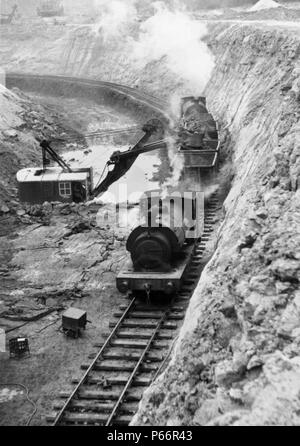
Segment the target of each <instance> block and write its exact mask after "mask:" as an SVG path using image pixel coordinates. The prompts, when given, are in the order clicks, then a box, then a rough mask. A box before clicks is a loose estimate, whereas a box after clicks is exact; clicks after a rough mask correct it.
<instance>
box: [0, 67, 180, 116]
mask: <svg viewBox="0 0 300 446" xmlns="http://www.w3.org/2000/svg"><path fill="white" fill-rule="evenodd" d="M22 81H23V82H27V83H30V84H31V83H34V82H41V81H42V82H58V83H60V84H65V85H66V86H68V85H74V86H86V87H95V88H101V89H107V90H110V91H114V92H116V93H120V94H122V95H124V96H126V97H129V98H131V99H132V100H133V101H135V102H136V103H140V104H143V105H145V106H147V107H149V108H151V109H152V110H153V111H156V112H158V113H160V114H162V115H163V116H164V117H165V118H167V119H168V120H173V119H174V118H173V117H172V116H171V113H170V111H169V104H168V102H167V101H164V100H163V99H159V98H157V97H155V96H153V95H151V94H148V93H146V92H143V91H141V90H138V89H137V88H133V87H129V86H126V85H122V84H118V83H114V82H106V81H98V80H94V79H83V78H77V77H71V76H57V75H56V76H55V75H38V74H29V73H24V74H23V73H14V72H8V73H6V82H7V86H8V88H11V87H14V86H18V85H19V83H20V82H22ZM32 85H33V84H32Z"/></svg>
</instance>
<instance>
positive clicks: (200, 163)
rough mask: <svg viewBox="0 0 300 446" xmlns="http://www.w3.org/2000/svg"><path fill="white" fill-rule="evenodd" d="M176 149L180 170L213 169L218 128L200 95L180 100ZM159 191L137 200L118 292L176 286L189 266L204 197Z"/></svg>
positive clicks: (171, 290)
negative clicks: (137, 218) (138, 220)
mask: <svg viewBox="0 0 300 446" xmlns="http://www.w3.org/2000/svg"><path fill="white" fill-rule="evenodd" d="M178 142H179V144H178V145H179V152H180V153H181V155H182V156H183V157H184V163H185V175H187V176H190V177H191V176H192V175H193V172H194V171H195V170H196V171H197V173H198V176H200V172H202V174H203V173H204V174H205V175H207V174H210V173H214V172H215V169H216V167H217V161H218V153H219V135H218V127H217V124H216V122H215V121H214V119H213V117H212V115H211V114H210V113H209V112H208V110H207V108H206V100H205V98H204V97H198V98H194V97H185V98H183V99H182V101H181V120H180V125H179V131H178ZM190 194H191V196H190V197H186V196H182V197H181V196H177V197H176V198H175V199H174V196H173V194H172V195H170V196H168V195H167V196H165V197H164V198H162V197H161V195H160V194H159V193H157V194H154V196H153V192H150V193H147V194H145V196H144V198H143V199H142V200H141V208H140V215H141V216H142V222H141V223H140V224H138V225H137V226H136V227H135V228H133V230H132V231H131V233H130V235H129V237H128V239H127V244H126V249H127V251H128V252H129V253H130V260H129V261H128V262H127V264H126V265H125V267H124V268H123V270H122V271H121V272H120V273H119V274H118V276H117V279H116V284H117V288H118V290H119V291H120V292H121V293H124V294H126V293H128V292H134V293H135V294H138V293H143V294H145V293H146V294H147V295H148V296H149V295H150V293H156V292H160V293H164V294H166V295H173V294H176V293H178V292H179V291H180V289H181V287H182V284H183V282H184V280H185V277H186V274H187V271H188V269H189V266H190V263H191V260H192V257H193V252H194V249H195V242H196V241H197V240H199V238H200V237H201V234H202V233H203V229H204V198H203V196H202V194H199V193H196V192H190Z"/></svg>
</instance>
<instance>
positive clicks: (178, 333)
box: [0, 0, 300, 427]
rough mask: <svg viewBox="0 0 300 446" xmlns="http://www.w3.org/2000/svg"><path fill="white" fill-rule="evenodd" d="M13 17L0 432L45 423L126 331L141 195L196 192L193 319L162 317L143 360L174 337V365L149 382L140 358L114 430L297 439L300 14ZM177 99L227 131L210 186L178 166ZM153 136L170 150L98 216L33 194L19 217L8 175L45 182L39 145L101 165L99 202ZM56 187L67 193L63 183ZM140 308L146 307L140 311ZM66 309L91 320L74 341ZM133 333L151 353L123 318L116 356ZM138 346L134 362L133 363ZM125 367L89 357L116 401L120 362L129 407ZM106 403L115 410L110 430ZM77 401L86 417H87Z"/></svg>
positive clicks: (1, 188) (156, 7) (115, 10)
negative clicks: (202, 223) (236, 432)
mask: <svg viewBox="0 0 300 446" xmlns="http://www.w3.org/2000/svg"><path fill="white" fill-rule="evenodd" d="M2 3H3V4H1V10H0V12H1V14H2V15H1V17H2V20H1V24H0V58H1V72H0V74H1V84H0V328H1V331H0V350H1V351H0V377H1V378H0V425H25V424H32V425H46V424H47V422H49V415H51V414H52V413H53V411H56V412H55V413H58V412H59V411H60V410H61V409H62V408H63V406H64V402H66V401H67V398H68V396H69V395H70V394H71V393H72V391H73V390H74V386H76V385H77V384H78V381H79V382H80V379H81V376H82V375H83V374H84V373H85V371H86V370H87V369H88V368H89V365H90V364H91V362H92V361H94V359H95V357H96V355H97V352H98V351H99V349H101V348H102V346H103V344H104V343H105V342H106V340H107V338H108V337H109V335H110V334H111V332H112V330H113V329H114V327H115V325H116V324H117V320H119V319H120V317H122V314H123V312H124V311H125V310H126V307H127V305H128V303H129V301H128V299H126V297H125V296H124V295H123V294H121V292H119V291H118V289H117V286H116V277H117V275H118V274H119V273H120V271H121V272H122V271H123V269H124V262H127V261H128V258H129V257H130V256H129V255H128V252H127V250H126V246H127V245H126V242H127V240H128V236H129V234H130V232H131V230H132V225H133V224H134V223H135V218H136V217H135V216H136V213H135V210H136V209H137V206H138V203H139V200H140V196H141V194H142V193H144V192H147V191H150V190H153V189H155V190H157V189H159V190H160V191H161V193H162V194H165V191H166V190H169V189H170V188H171V189H172V190H181V191H182V190H186V189H187V190H189V191H190V190H192V191H195V190H198V189H197V187H198V186H199V184H200V186H201V192H202V193H203V196H205V206H207V207H208V209H209V206H210V205H212V206H213V207H214V210H213V211H211V213H210V214H209V215H208V213H207V217H206V218H207V222H208V223H207V224H209V228H210V229H209V230H210V234H209V238H208V240H206V234H204V235H203V237H202V238H203V241H205V247H201V253H202V254H203V256H202V260H201V265H200V266H201V268H200V270H201V271H200V270H199V271H200V272H199V276H197V278H196V282H195V283H194V285H193V288H192V290H191V293H190V295H189V298H188V299H185V303H184V305H186V306H183V307H182V305H183V304H182V302H181V303H180V304H178V303H176V304H174V305H176V309H175V316H174V315H173V319H172V321H171V322H170V321H169V320H163V321H162V324H163V327H162V331H161V332H158V333H159V335H158V336H157V337H156V338H155V336H156V335H157V333H156V334H155V335H154V338H153V339H152V340H151V342H150V344H149V345H150V346H151V345H153V342H154V345H155V348H156V350H155V351H157V350H159V348H160V343H162V344H163V343H164V342H165V341H168V347H167V350H165V353H164V356H165V358H164V361H163V362H162V364H160V366H159V367H154V365H155V364H154V360H153V361H152V363H151V358H152V356H155V355H154V354H153V352H152V350H151V351H150V350H149V351H147V350H146V353H145V357H146V355H148V361H146V363H143V364H142V366H143V367H142V369H141V370H140V375H138V376H137V377H135V378H134V379H133V381H135V386H136V388H135V390H137V388H138V397H136V395H135V393H134V392H133V393H134V395H132V394H131V393H128V392H127V393H126V392H125V395H127V400H126V404H127V406H126V407H125V409H124V408H123V409H122V410H123V412H121V415H120V419H122V420H123V423H124V424H129V423H130V424H131V425H132V426H169V427H173V426H241V425H248V426H254V425H263V426H267V425H285V426H291V425H299V423H300V419H299V414H300V398H299V392H300V379H299V377H300V354H299V348H300V291H299V278H300V229H299V228H300V195H299V184H300V161H299V159H300V120H299V118H300V109H299V104H300V77H299V74H300V62H299V55H300V27H299V18H300V9H299V7H298V5H297V2H282V3H281V4H279V2H274V1H269V0H260V1H259V2H254V1H252V2H251V1H249V2H246V1H240V2H238V1H236V2H234V1H232V2H230V1H229V0H228V2H223V3H224V4H223V5H222V6H220V7H219V5H218V4H217V3H218V2H215V3H216V7H215V9H212V8H208V7H207V3H208V2H199V4H198V3H197V2H184V1H180V2H174V4H173V2H156V3H154V4H153V2H150V1H149V2H148V1H147V0H144V1H142V2H135V1H134V0H132V1H129V0H128V1H126V2H125V1H124V2H123V1H122V2H119V1H113V2H107V1H104V0H103V1H100V0H99V1H90V2H86V3H88V5H87V6H86V7H83V2H75V1H73V2H70V1H65V2H62V3H63V7H64V12H63V14H60V13H58V10H56V11H54V12H55V14H54V16H51V15H50V16H49V15H48V16H41V15H39V13H37V8H38V7H41V4H42V3H43V2H38V1H33V0H32V1H28V2H26V5H27V6H26V7H25V6H24V5H23V4H22V2H12V1H9V0H7V1H5V2H2ZM15 3H19V4H18V9H17V11H16V12H15V13H14V15H13V16H12V18H11V21H10V22H9V20H10V19H8V22H7V18H8V17H10V11H12V8H13V5H14V4H15ZM53 3H54V2H53ZM205 3H206V4H205ZM219 3H221V2H219ZM225 3H226V5H225ZM48 14H49V12H48ZM57 14H58V15H57ZM183 97H196V98H199V97H205V98H206V107H207V109H208V111H209V113H210V115H211V117H213V120H214V121H215V122H216V123H217V128H218V138H219V144H220V149H219V153H218V157H219V158H218V166H217V168H216V169H214V174H213V176H210V175H207V173H205V174H203V170H202V171H201V174H200V177H199V176H198V177H197V181H199V184H197V181H196V180H195V168H194V169H193V165H187V162H186V159H187V158H184V159H185V162H184V161H182V158H180V157H178V153H177V152H178V145H179V144H181V143H180V142H178V141H179V140H180V132H179V131H178V127H179V126H180V125H186V126H187V127H188V129H189V130H190V131H192V130H193V128H194V127H195V126H196V127H197V119H195V120H194V118H193V116H192V117H191V118H190V119H189V120H188V121H187V122H184V123H183V120H181V121H180V112H181V108H180V101H181V99H182V98H183ZM149 120H152V123H153V121H154V122H157V121H156V120H159V121H160V122H162V123H163V125H164V127H165V128H168V131H167V132H166V133H167V135H165V134H164V135H162V134H159V132H158V131H157V133H154V135H151V136H150V139H149V141H150V143H149V144H152V143H155V144H156V143H157V140H158V141H159V142H160V145H157V146H155V147H156V149H153V150H151V151H148V152H147V153H144V152H146V151H144V152H143V153H140V154H139V156H138V158H137V159H136V160H135V161H134V163H132V165H130V166H129V167H128V166H127V167H128V168H127V167H126V168H127V170H126V169H125V170H124V172H123V173H122V175H120V177H119V178H117V179H116V180H115V181H114V182H113V183H112V184H110V186H109V188H107V189H106V190H102V192H101V193H99V194H98V193H97V194H94V195H91V196H89V197H88V198H89V199H87V200H73V199H72V200H71V199H70V200H67V201H66V200H65V201H64V200H57V199H53V197H52V198H51V197H50V198H49V199H40V200H37V199H35V201H34V200H33V199H32V200H31V197H36V196H37V192H36V189H32V192H31V194H32V195H30V196H29V199H27V202H24V200H23V201H22V200H21V199H20V194H19V190H18V188H19V185H18V183H17V181H16V175H17V173H18V172H19V171H21V170H22V169H29V168H34V169H37V168H39V169H41V164H42V149H41V147H40V143H41V141H45V140H46V141H50V145H51V147H52V148H53V149H55V153H56V154H58V157H59V160H61V161H60V162H62V163H67V165H68V166H71V172H70V171H69V172H65V171H64V172H63V173H64V174H65V175H71V174H72V170H73V172H74V171H75V170H76V169H81V170H84V169H90V168H91V169H92V173H93V176H94V178H93V181H94V186H99V184H101V181H102V180H103V178H104V177H105V175H106V174H107V173H108V172H109V170H111V169H112V166H111V165H108V166H107V165H106V163H107V161H108V160H109V159H110V157H111V156H112V155H114V154H115V153H116V151H117V152H118V154H117V159H119V157H120V153H122V152H126V151H128V150H130V149H132V147H134V148H136V144H137V141H140V139H141V138H142V137H143V135H144V133H145V130H144V125H145V123H146V122H149ZM174 135H176V136H175V137H174ZM178 135H179V137H178ZM165 137H166V138H167V140H166V141H165V142H164V145H163V146H162V145H161V141H162V140H163V138H165ZM170 141H171V142H170ZM146 144H147V143H146ZM141 147H142V146H141V145H140V146H138V147H137V148H138V149H140V148H141ZM47 153H48V152H47ZM121 156H122V155H121ZM52 161H53V159H52ZM56 161H57V160H56ZM57 168H61V165H59V166H57ZM107 169H108V170H107ZM37 170H38V169H37ZM198 173H199V172H198ZM183 174H184V177H183ZM183 178H184V179H183ZM35 181H36V180H35ZM66 182H67V181H66V180H64V183H66ZM34 184H39V182H36V183H34ZM124 187H126V191H127V194H128V195H129V196H130V198H129V199H128V205H129V212H130V213H129V218H128V219H127V221H126V223H125V224H122V225H120V222H119V221H117V220H116V219H115V212H116V204H118V205H120V204H122V200H123V201H124V198H123V197H122V193H121V192H122V191H124ZM96 189H97V187H95V188H94V191H95V190H96ZM62 190H63V191H64V194H65V196H66V194H67V192H68V191H67V186H64V189H60V192H62ZM126 199H127V198H126ZM30 200H31V201H32V202H30ZM76 201H77V202H76ZM212 203H213V204H212ZM108 216H113V217H112V218H111V219H109V218H108ZM147 246H148V245H147ZM201 246H202V245H201ZM197 271H198V270H197ZM197 274H198V273H197ZM123 285H124V284H123ZM146 291H147V290H146ZM144 294H145V296H146V293H144ZM145 296H144V298H143V299H144V300H142V304H141V303H139V304H138V305H140V306H141V305H146V304H147V299H145ZM148 297H149V296H148ZM183 300H184V299H182V301H183ZM160 304H161V303H160ZM147 305H148V308H149V309H151V311H154V310H155V304H154V303H153V302H148V304H147ZM70 308H76V309H81V310H83V311H86V312H87V318H88V319H89V321H90V323H88V324H87V326H86V330H85V331H84V332H83V333H82V335H81V336H80V337H78V338H76V337H69V336H66V335H64V333H62V315H63V313H64V312H65V311H66V310H67V309H70ZM145 308H146V307H143V308H142V309H141V308H140V307H137V311H148V310H145ZM183 308H184V312H183V315H182V319H180V318H179V317H177V319H178V320H179V319H180V321H179V322H178V323H177V325H176V327H175V325H174V324H175V323H174V320H177V319H176V311H177V316H178V312H179V313H180V312H182V311H183ZM149 311H150V310H149ZM160 311H161V310H160ZM116 315H117V316H116ZM116 317H117V318H119V319H116ZM152 319H155V317H154V316H153V317H152ZM152 319H151V321H150V322H149V326H148V327H147V330H148V329H149V330H150V328H151V327H152V326H153V325H155V324H154V321H153V320H152ZM164 324H165V325H164ZM168 324H169V326H172V324H173V325H174V327H175V328H174V332H173V331H172V335H171V336H169V334H170V330H169V327H168ZM133 327H134V328H135V330H136V331H135V332H134V333H135V336H136V339H135V341H136V342H137V343H140V345H142V346H143V345H144V344H142V343H143V342H146V344H147V342H148V340H147V337H146V334H147V333H148V331H147V330H145V331H144V333H141V330H140V331H139V325H138V324H137V325H133V323H132V321H131V322H130V323H129V322H128V324H127V326H126V330H125V329H124V328H123V331H122V330H119V331H120V332H121V333H122V336H121V337H120V339H117V340H116V341H114V342H115V343H118V342H119V343H120V345H122V346H123V344H121V341H122V339H125V338H126V333H127V336H128V332H129V331H130V330H133ZM121 328H122V327H121ZM159 329H161V327H159ZM124 332H125V334H124ZM149 333H150V331H149ZM14 338H22V339H23V338H26V339H28V341H29V345H30V355H21V357H20V358H19V359H15V358H12V357H10V355H9V341H10V340H12V339H14ZM121 338H122V339H121ZM150 338H151V333H150V334H149V339H150ZM145 339H146V341H145ZM131 341H132V340H130V341H128V344H127V345H126V349H125V348H124V350H126V351H125V353H126V354H128V351H130V352H132V355H133V356H134V355H135V354H136V355H137V356H139V355H141V353H140V350H138V352H139V353H137V348H138V347H135V348H136V349H135V350H133V349H132V345H131V344H130V342H131ZM122 342H123V341H122ZM132 342H133V341H132ZM139 348H140V346H139ZM130 349H131V350H130ZM107 356H109V355H107ZM122 358H123V357H122ZM122 358H121V359H120V361H119V362H117V359H118V358H116V356H115V357H113V356H111V357H109V358H108V359H107V358H106V363H105V364H104V365H101V364H100V362H99V361H100V360H99V358H98V359H97V361H98V360H99V361H98V362H97V364H98V369H99V370H98V373H101V379H102V381H101V383H100V384H99V382H98V384H97V388H96V390H95V391H99V392H102V393H105V392H108V393H109V392H110V393H113V391H114V390H115V387H113V388H112V387H111V386H112V384H111V383H110V382H108V381H109V380H108V381H107V379H106V375H105V372H107V370H108V367H109V366H113V367H114V373H113V376H112V378H113V379H115V381H114V383H116V384H115V385H116V386H117V387H116V388H117V390H118V391H120V392H122V391H123V390H122V389H123V388H124V386H126V384H127V383H128V382H129V381H130V379H131V378H130V376H131V372H132V370H131V369H130V368H128V369H127V368H126V367H127V363H125V360H124V358H123V359H122ZM149 358H150V359H149ZM100 359H101V358H100ZM152 359H153V358H152ZM109 361H110V362H109ZM122 361H123V362H122ZM101 367H102V368H101ZM105 367H106V368H105ZM133 368H134V367H133ZM149 371H150V372H151V373H152V372H153V373H152V374H151V379H148V375H147V379H146V372H147V373H150V372H149ZM102 375H103V376H102ZM124 377H125V378H124ZM124 379H125V381H124ZM143 379H144V381H143ZM76 380H77V381H76ZM123 381H124V382H123ZM139 383H140V384H139ZM138 385H139V386H140V387H138ZM122 386H123V387H122ZM85 391H86V390H85ZM93 391H94V390H93ZM27 392H28V395H29V396H30V400H31V402H30V401H29V400H28V398H27V397H26V395H27ZM59 397H61V400H60V403H57V402H56V401H57V399H58V398H59ZM98 397H99V395H98ZM86 398H87V397H86ZM89 398H91V397H89ZM116 399H118V398H116V397H115V400H116ZM115 400H114V399H112V400H109V401H106V402H105V404H106V406H105V407H106V409H105V411H106V412H105V413H106V414H107V417H109V412H108V411H109V410H114V407H115V406H114V405H115V402H116V401H115ZM133 403H134V404H133ZM71 404H73V410H75V409H76V404H79V402H77V403H74V402H71ZM81 404H83V403H81ZM98 404H99V401H98ZM103 404H104V403H103ZM84 407H85V406H83V409H82V407H81V406H80V408H79V409H80V411H81V412H80V413H81V414H84ZM74 408H75V409H74ZM100 409H101V410H102V409H103V407H102V406H101V407H100ZM116 410H117V409H116ZM126 411H127V412H126ZM128 414H129V415H130V416H129V415H128ZM69 415H70V414H69ZM73 416H74V414H73ZM113 416H114V417H115V416H116V413H115V414H113ZM122 417H123V418H122ZM50 418H51V417H50ZM54 418H55V416H54ZM65 419H67V418H65ZM87 419H88V418H85V419H84V420H85V421H84V422H82V417H81V418H80V417H77V418H76V420H77V421H76V423H77V424H89V421H87ZM95 419H96V421H94V422H93V423H92V424H96V425H103V422H104V425H105V422H106V421H103V420H102V418H101V417H100V416H99V415H98V418H96V416H95V417H94V420H95ZM61 420H62V418H61V419H60V421H61ZM70 420H71V418H70ZM88 420H89V419H88ZM99 420H100V421H99ZM101 420H102V421H101ZM115 420H116V418H115ZM52 421H53V417H52ZM71 421H72V420H71ZM71 421H70V422H69V424H72V423H71ZM112 424H113V423H112ZM116 425H118V423H117V421H116Z"/></svg>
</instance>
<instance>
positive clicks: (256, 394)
mask: <svg viewBox="0 0 300 446" xmlns="http://www.w3.org/2000/svg"><path fill="white" fill-rule="evenodd" d="M209 40H210V45H211V48H212V50H213V52H214V53H215V55H216V67H215V70H214V72H213V75H212V78H211V80H210V83H209V85H208V87H207V96H208V104H209V106H210V107H211V109H212V111H213V113H214V114H215V116H216V117H217V118H218V119H219V122H220V124H221V126H222V128H223V129H225V131H226V129H227V131H228V138H227V141H226V144H225V147H224V148H223V153H224V150H225V151H226V154H227V160H226V162H225V165H226V166H227V167H226V169H227V173H228V172H229V173H230V175H231V176H232V184H231V189H230V192H229V194H228V196H227V198H226V200H225V202H224V205H223V213H224V221H223V223H222V225H221V227H220V229H219V232H218V234H217V235H216V238H215V253H214V255H213V257H212V259H211V260H210V262H209V263H208V265H207V267H206V268H205V270H204V272H203V274H202V277H201V279H200V282H199V284H198V287H197V288H196V290H195V292H194V295H193V297H192V299H191V302H190V306H189V309H188V312H187V315H186V318H185V322H184V325H183V328H182V330H181V334H180V337H179V339H178V340H177V342H176V344H175V346H174V349H173V352H172V355H171V360H170V364H169V366H168V367H167V368H166V370H165V371H164V373H163V374H162V375H160V377H159V378H158V379H157V381H156V382H155V383H154V384H153V385H152V386H151V387H150V389H148V391H147V392H146V394H145V396H144V399H143V400H142V403H141V405H140V409H139V412H138V414H137V415H136V417H135V419H134V421H133V424H145V425H147V424H148V425H169V426H172V425H215V426H216V425H275V424H276V425H278V424H279V425H281V424H282V425H298V424H299V422H300V420H299V409H300V400H299V390H300V383H299V373H300V356H299V345H300V294H299V293H300V292H299V278H300V262H299V260H300V233H299V227H300V225H299V223H300V195H299V181H300V177H299V175H300V161H299V159H300V158H299V155H300V152H299V147H300V146H299V144H300V132H299V131H300V121H299V117H300V114H299V111H300V110H299V100H300V78H299V73H300V71H299V69H300V66H299V52H300V39H299V32H296V31H292V30H290V31H288V30H287V29H284V28H283V29H280V28H275V27H262V26H259V25H257V26H247V25H244V26H242V25H233V26H230V27H229V28H228V27H227V26H225V25H224V26H223V25H222V26H221V27H216V28H215V29H214V30H213V32H212V35H211V37H210V39H209ZM229 135H230V136H229ZM224 168H225V167H224Z"/></svg>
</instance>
